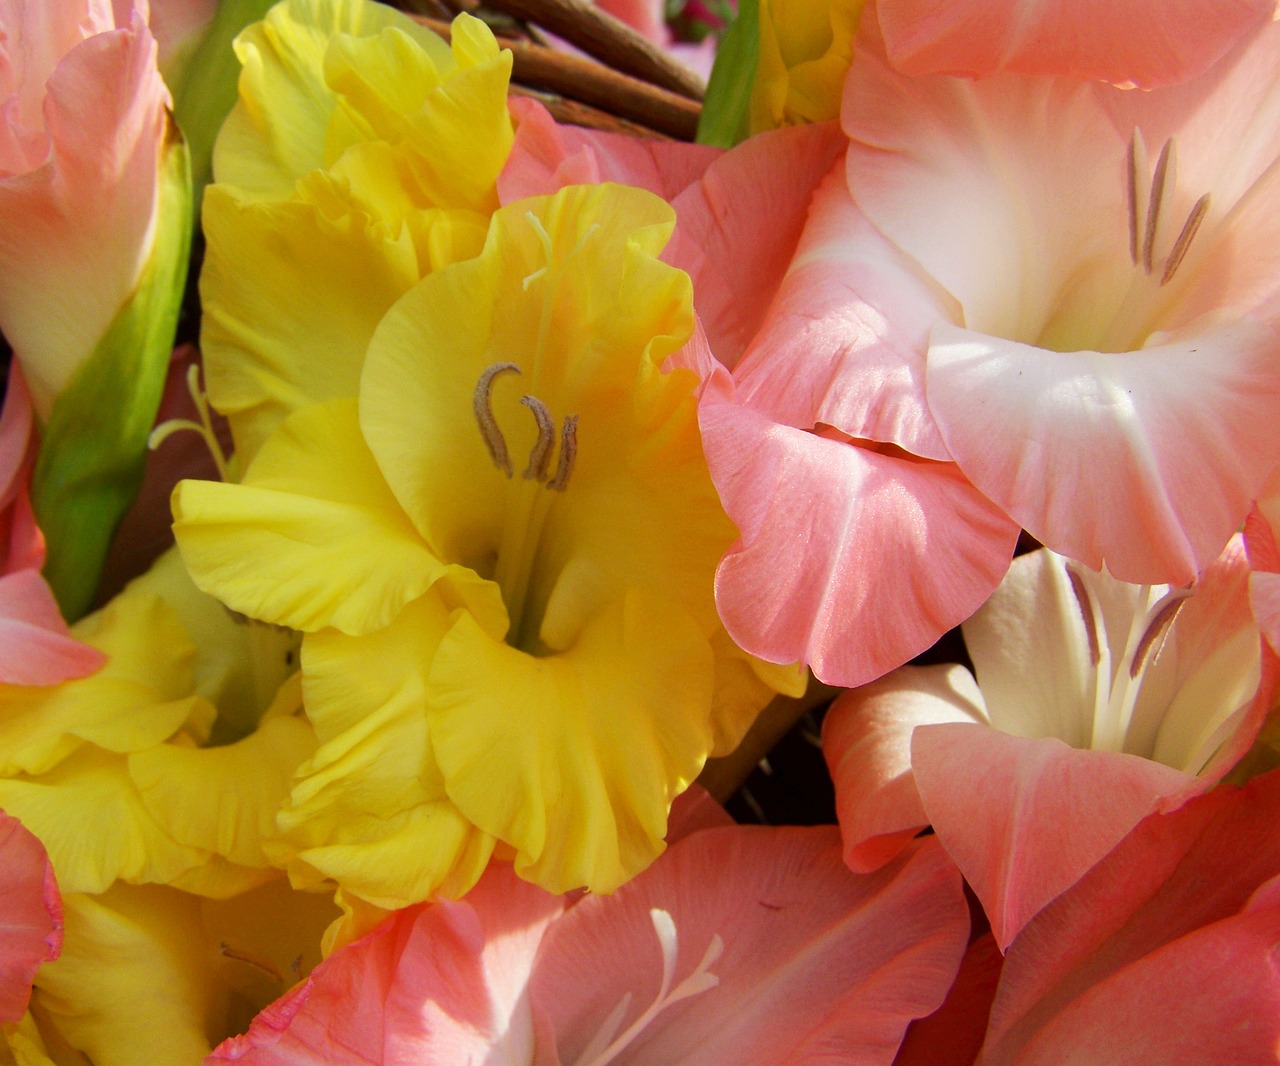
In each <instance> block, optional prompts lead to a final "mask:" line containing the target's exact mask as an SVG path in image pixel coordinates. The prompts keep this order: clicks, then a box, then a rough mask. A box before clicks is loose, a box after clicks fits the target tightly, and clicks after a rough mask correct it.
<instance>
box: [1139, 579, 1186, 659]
mask: <svg viewBox="0 0 1280 1066" xmlns="http://www.w3.org/2000/svg"><path fill="white" fill-rule="evenodd" d="M1190 595H1191V590H1190V589H1174V590H1172V591H1170V592H1169V593H1168V594H1166V595H1165V596H1164V597H1163V598H1162V599H1161V600H1160V602H1159V603H1157V604H1156V605H1155V607H1153V608H1152V609H1151V611H1150V613H1149V614H1148V615H1147V619H1146V622H1147V627H1146V629H1145V630H1143V633H1142V638H1141V639H1140V640H1139V641H1138V646H1137V647H1136V648H1134V649H1133V661H1132V662H1130V663H1129V677H1130V678H1137V676H1138V674H1139V672H1140V671H1141V670H1142V667H1143V664H1144V663H1145V662H1146V661H1147V658H1148V657H1149V656H1150V655H1151V653H1152V649H1154V648H1156V647H1157V645H1158V644H1159V643H1163V638H1164V635H1165V634H1166V633H1167V632H1168V631H1169V626H1170V625H1171V624H1172V623H1173V619H1174V617H1175V616H1176V615H1177V613H1178V611H1179V610H1180V609H1181V608H1182V605H1183V604H1184V603H1186V601H1187V597H1188V596H1190Z"/></svg>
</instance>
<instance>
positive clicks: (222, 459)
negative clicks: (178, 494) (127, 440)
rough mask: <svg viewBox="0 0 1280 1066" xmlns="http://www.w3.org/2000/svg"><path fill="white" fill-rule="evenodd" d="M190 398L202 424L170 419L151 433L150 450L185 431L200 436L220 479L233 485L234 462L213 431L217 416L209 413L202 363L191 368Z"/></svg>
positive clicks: (188, 378) (188, 385) (148, 440)
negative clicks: (202, 378) (232, 469)
mask: <svg viewBox="0 0 1280 1066" xmlns="http://www.w3.org/2000/svg"><path fill="white" fill-rule="evenodd" d="M187 394H188V395H189V396H190V397H191V402H192V403H194V404H195V407H196V413H197V414H199V416H200V421H199V422H193V421H192V420H191V419H189V418H170V419H168V420H167V421H165V422H161V423H160V425H158V426H156V427H155V429H153V430H152V431H151V435H150V436H149V437H148V438H147V447H148V448H149V449H150V450H151V451H155V450H156V449H157V448H159V447H160V445H162V444H163V443H164V442H165V441H167V440H168V439H169V438H170V437H171V436H173V434H175V433H180V432H182V431H183V430H190V431H191V432H193V433H198V434H199V435H200V437H201V438H202V439H203V440H204V443H205V447H206V448H208V449H209V455H210V456H211V457H212V459H213V465H214V466H215V467H216V468H217V471H218V477H220V478H221V479H222V480H223V481H231V480H232V476H231V474H232V471H231V460H229V459H228V458H227V456H226V453H225V452H223V450H222V444H221V442H220V441H219V440H218V434H217V432H216V431H215V430H214V428H213V415H212V414H211V413H210V410H209V399H208V397H207V396H206V395H205V392H204V389H203V388H201V386H200V364H199V363H192V364H191V365H190V366H189V367H187Z"/></svg>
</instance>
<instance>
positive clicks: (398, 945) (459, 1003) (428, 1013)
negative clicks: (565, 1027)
mask: <svg viewBox="0 0 1280 1066" xmlns="http://www.w3.org/2000/svg"><path fill="white" fill-rule="evenodd" d="M562 906H563V904H562V902H561V901H560V899H559V897H556V896H551V895H548V894H547V893H545V892H543V891H542V890H541V889H538V888H535V887H534V886H532V885H529V884H527V883H525V882H523V881H520V880H518V879H517V878H516V877H515V876H514V874H512V872H511V869H510V867H508V866H494V867H491V868H490V869H489V871H488V872H487V873H486V874H485V876H484V878H483V879H482V880H481V881H480V882H479V883H478V884H477V885H476V887H475V888H474V889H473V890H472V891H471V893H470V894H469V895H468V896H467V898H466V900H465V901H464V902H461V903H450V902H441V903H437V904H434V905H422V906H417V907H410V908H408V909H406V910H402V911H397V912H396V913H395V914H393V915H392V916H391V917H389V918H388V919H387V920H386V921H384V922H383V923H382V924H381V925H380V926H378V928H377V929H375V930H374V931H373V932H372V933H369V934H368V935H367V936H365V937H362V938H361V939H360V940H357V941H355V942H354V943H352V944H349V945H347V946H346V947H344V948H341V949H339V950H338V951H336V952H334V953H333V955H331V956H330V957H329V958H328V959H326V960H325V961H324V962H322V963H321V964H320V965H319V966H317V967H316V969H315V970H313V971H312V973H311V976H310V977H308V978H307V980H306V982H305V983H304V984H302V985H300V986H299V987H297V988H295V989H294V990H293V991H292V992H290V993H288V994H287V995H286V996H284V997H283V998H282V999H280V1000H277V1001H276V1002H275V1003H274V1004H272V1005H271V1006H270V1007H268V1008H267V1009H266V1010H264V1011H263V1012H262V1013H261V1014H259V1015H258V1017H257V1018H256V1019H255V1020H254V1023H253V1025H252V1026H251V1027H250V1028H249V1031H248V1033H246V1034H245V1035H244V1036H240V1037H234V1038H232V1039H230V1040H227V1041H224V1042H223V1043H222V1044H221V1045H219V1046H218V1048H217V1049H216V1050H215V1051H214V1053H213V1055H212V1056H210V1058H209V1060H208V1061H209V1062H210V1063H214V1062H244V1063H246V1064H251V1066H268V1064H277V1066H366V1064H367V1066H382V1064H383V1063H409V1062H412V1063H415V1064H417V1066H432V1064H436V1066H455V1064H457V1063H461V1062H481V1061H483V1062H487V1063H492V1064H494V1066H498V1064H499V1063H513V1064H514V1063H527V1062H529V1060H530V1058H531V1056H532V1051H533V1030H532V1022H531V1018H530V1015H529V1008H528V1004H527V1001H526V993H525V985H526V983H527V981H528V975H529V971H530V969H531V967H532V965H533V956H534V952H535V951H536V950H537V947H538V944H539V942H540V941H541V939H542V935H543V932H544V930H545V928H546V926H547V923H548V922H550V921H552V920H554V918H555V916H556V915H557V914H559V912H560V910H561V908H562Z"/></svg>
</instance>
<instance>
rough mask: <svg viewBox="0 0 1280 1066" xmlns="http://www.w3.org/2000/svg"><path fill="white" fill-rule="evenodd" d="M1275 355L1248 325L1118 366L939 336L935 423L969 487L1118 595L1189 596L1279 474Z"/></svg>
mask: <svg viewBox="0 0 1280 1066" xmlns="http://www.w3.org/2000/svg"><path fill="white" fill-rule="evenodd" d="M1275 345H1276V336H1275V334H1274V332H1273V331H1272V330H1271V329H1269V328H1267V327H1265V326H1263V325H1262V324H1261V323H1259V322H1256V321H1251V320H1249V319H1236V320H1232V321H1227V322H1219V323H1214V324H1211V323H1203V324H1201V325H1199V326H1198V327H1194V328H1192V327H1188V329H1187V330H1185V331H1183V332H1181V333H1180V334H1178V335H1167V336H1165V335H1162V336H1160V337H1159V338H1158V339H1156V338H1153V344H1152V346H1151V347H1148V348H1145V349H1143V350H1142V351H1139V352H1127V353H1123V354H1119V355H1115V354H1102V353H1098V352H1065V353H1064V352H1051V351H1047V350H1045V349H1042V348H1032V347H1029V346H1027V345H1023V344H1017V343H1014V342H1012V341H1003V340H998V339H996V338H994V337H989V336H985V335H983V334H978V333H974V332H972V331H970V330H962V329H958V328H956V327H954V326H950V325H945V324H942V325H938V326H936V327H935V328H934V331H933V335H932V338H931V343H930V346H929V355H928V368H927V389H928V399H929V407H930V409H931V410H932V412H933V414H934V417H935V418H936V419H937V421H938V426H939V428H940V429H941V431H942V435H943V438H944V439H945V440H946V442H947V447H948V449H949V450H950V452H951V454H952V455H953V456H954V457H955V460H956V462H957V463H959V465H960V468H961V469H962V470H964V472H965V474H966V476H967V477H968V478H969V479H970V480H971V481H972V482H973V483H974V484H975V485H976V486H977V487H978V488H979V489H980V490H981V491H982V492H983V493H985V494H986V495H987V496H988V497H990V498H991V499H992V500H994V501H995V502H996V503H997V504H999V505H1000V507H1002V508H1003V509H1004V510H1005V511H1006V512H1007V513H1008V514H1009V515H1010V516H1011V517H1012V518H1013V519H1014V520H1015V521H1017V522H1019V523H1020V524H1021V525H1022V526H1023V528H1024V529H1026V530H1027V531H1028V532H1029V533H1031V535H1032V536H1034V537H1035V538H1036V539H1037V540H1039V541H1040V542H1041V543H1043V544H1045V545H1047V546H1048V547H1050V548H1053V549H1054V550H1055V551H1058V552H1061V553H1062V554H1063V555H1068V556H1070V557H1071V558H1073V559H1079V560H1080V561H1082V562H1083V563H1085V564H1086V565H1087V566H1090V567H1092V568H1093V569H1095V570H1097V569H1100V568H1101V567H1102V566H1103V565H1104V564H1105V565H1106V567H1107V569H1108V570H1109V571H1110V572H1111V574H1112V575H1114V576H1115V577H1117V578H1119V579H1120V580H1122V581H1133V582H1151V583H1158V582H1169V583H1173V584H1184V583H1186V582H1188V581H1191V580H1192V579H1193V578H1195V576H1196V575H1197V574H1198V573H1199V572H1200V571H1201V570H1203V569H1204V568H1205V567H1206V566H1208V565H1209V564H1210V563H1211V562H1213V560H1214V559H1216V558H1217V557H1218V554H1219V552H1221V551H1222V549H1223V546H1224V545H1225V544H1226V542H1227V540H1228V539H1229V538H1230V536H1231V534H1232V533H1233V532H1235V530H1237V529H1238V528H1239V527H1240V526H1241V524H1242V523H1243V522H1244V519H1245V516H1246V515H1247V514H1248V513H1249V509H1250V507H1251V506H1252V504H1253V500H1254V499H1255V498H1256V497H1257V496H1258V494H1259V492H1260V491H1261V489H1262V487H1263V486H1264V485H1265V484H1266V481H1267V478H1268V476H1269V475H1270V474H1271V471H1272V470H1273V469H1274V468H1275V466H1276V463H1277V462H1278V461H1280V438H1277V436H1276V434H1275V433H1274V427H1275V409H1276V406H1277V404H1278V403H1280V363H1278V362H1277V360H1276V359H1275V355H1274V350H1275ZM993 442H1004V443H1002V444H1001V445H1000V446H998V447H997V446H993Z"/></svg>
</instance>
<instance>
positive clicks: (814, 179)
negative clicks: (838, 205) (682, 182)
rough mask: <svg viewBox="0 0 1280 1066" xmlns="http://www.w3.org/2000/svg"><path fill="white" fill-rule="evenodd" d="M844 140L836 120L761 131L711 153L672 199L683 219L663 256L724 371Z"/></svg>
mask: <svg viewBox="0 0 1280 1066" xmlns="http://www.w3.org/2000/svg"><path fill="white" fill-rule="evenodd" d="M845 144H846V140H845V137H844V134H843V133H841V132H840V129H839V127H838V126H837V125H836V124H835V123H834V122H823V123H817V124H814V125H810V126H797V127H794V128H791V129H783V130H775V131H772V132H769V133H764V134H761V135H760V136H758V137H752V138H750V139H749V140H746V141H744V142H743V143H742V144H740V145H739V146H738V147H737V148H735V149H733V150H732V151H730V152H726V153H725V154H724V155H722V156H720V157H719V158H717V159H715V160H713V161H712V163H711V165H710V166H709V167H707V169H706V173H705V174H703V175H702V176H701V177H700V178H699V179H698V180H697V181H695V182H693V183H692V184H691V185H690V186H689V187H688V188H687V189H685V190H684V192H682V193H681V194H680V195H679V196H677V197H676V198H675V199H674V200H673V201H672V206H673V207H674V208H675V209H676V216H677V218H678V219H679V224H678V226H677V227H676V235H675V237H674V239H673V240H672V242H671V244H670V245H668V246H667V249H666V251H665V253H664V255H663V258H664V259H665V260H666V261H667V262H669V263H671V264H673V265H674V266H678V267H680V268H681V269H682V270H685V271H687V272H688V273H689V275H690V277H692V279H693V291H694V305H695V307H696V309H697V312H698V315H699V316H700V317H701V319H702V324H703V326H704V328H705V329H706V331H707V338H708V340H709V341H710V343H711V348H712V351H714V352H715V354H716V358H717V359H719V360H720V361H721V362H722V363H724V365H725V366H727V367H729V368H730V369H732V368H733V366H734V364H735V363H737V361H738V358H739V356H741V355H742V353H743V351H745V350H746V347H747V345H748V343H749V342H750V341H751V338H752V337H753V336H755V334H756V332H757V330H758V329H759V327H760V323H761V321H762V319H763V318H764V315H765V312H766V311H767V310H768V307H769V303H770V301H771V300H772V299H773V295H774V293H775V292H777V290H778V285H779V283H780V282H781V281H782V278H783V275H784V274H785V273H786V271H787V267H788V264H789V263H790V262H791V257H792V253H793V252H794V251H795V248H796V242H797V241H798V240H799V239H800V233H801V229H802V228H803V226H804V224H805V219H806V217H807V215H808V212H809V203H810V200H811V199H812V197H813V192H814V188H815V187H816V186H817V184H818V182H819V181H820V180H821V179H822V178H823V176H825V175H826V174H828V173H829V172H830V171H831V168H832V167H833V166H834V165H835V164H836V161H837V159H838V157H839V156H840V155H841V153H842V152H843V150H844V147H845ZM841 169H843V168H841Z"/></svg>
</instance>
